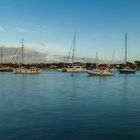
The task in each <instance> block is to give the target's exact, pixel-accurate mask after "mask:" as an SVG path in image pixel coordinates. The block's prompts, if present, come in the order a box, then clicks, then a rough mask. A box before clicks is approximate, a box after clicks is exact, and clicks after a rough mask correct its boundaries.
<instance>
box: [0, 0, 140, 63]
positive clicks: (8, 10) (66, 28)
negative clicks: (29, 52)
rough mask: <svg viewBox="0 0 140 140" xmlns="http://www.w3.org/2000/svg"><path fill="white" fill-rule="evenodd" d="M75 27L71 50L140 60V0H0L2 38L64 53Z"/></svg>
mask: <svg viewBox="0 0 140 140" xmlns="http://www.w3.org/2000/svg"><path fill="white" fill-rule="evenodd" d="M75 32H76V34H77V36H76V48H75V55H76V56H79V57H89V58H95V57H96V54H97V53H98V58H99V59H102V60H108V61H112V60H111V59H112V58H113V59H114V60H113V61H115V60H116V61H117V60H123V58H124V36H125V33H127V34H128V60H129V61H134V60H140V1H139V0H0V44H2V45H5V46H6V45H16V46H18V44H19V42H20V41H21V38H24V40H25V41H24V44H25V46H28V47H31V48H36V49H40V50H44V51H47V52H48V54H51V55H68V52H69V50H70V47H71V45H72V42H73V37H74V33H75Z"/></svg>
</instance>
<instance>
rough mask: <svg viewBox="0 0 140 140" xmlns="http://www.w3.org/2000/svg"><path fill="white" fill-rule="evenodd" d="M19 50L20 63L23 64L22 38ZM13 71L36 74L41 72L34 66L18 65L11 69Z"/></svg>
mask: <svg viewBox="0 0 140 140" xmlns="http://www.w3.org/2000/svg"><path fill="white" fill-rule="evenodd" d="M21 50H22V64H24V57H23V54H24V43H23V40H22V47H21ZM13 72H14V73H15V74H38V73H40V72H41V70H40V69H39V68H36V67H25V66H20V67H19V68H15V69H13Z"/></svg>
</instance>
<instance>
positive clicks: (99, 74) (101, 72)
mask: <svg viewBox="0 0 140 140" xmlns="http://www.w3.org/2000/svg"><path fill="white" fill-rule="evenodd" d="M86 72H87V73H88V74H89V75H91V76H113V73H111V72H108V71H92V70H87V71H86Z"/></svg>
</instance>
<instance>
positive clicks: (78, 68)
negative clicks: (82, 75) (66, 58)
mask: <svg viewBox="0 0 140 140" xmlns="http://www.w3.org/2000/svg"><path fill="white" fill-rule="evenodd" d="M62 71H63V72H86V68H85V67H82V66H71V67H68V68H63V69H62Z"/></svg>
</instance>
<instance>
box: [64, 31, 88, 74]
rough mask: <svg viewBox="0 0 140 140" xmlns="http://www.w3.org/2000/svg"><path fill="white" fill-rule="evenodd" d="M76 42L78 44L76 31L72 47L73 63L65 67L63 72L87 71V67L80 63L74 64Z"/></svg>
mask: <svg viewBox="0 0 140 140" xmlns="http://www.w3.org/2000/svg"><path fill="white" fill-rule="evenodd" d="M75 44H76V32H75V34H74V40H73V46H72V48H71V49H70V52H71V50H72V63H71V66H69V67H65V68H63V69H62V72H85V71H86V68H85V67H83V66H79V65H74V57H75V54H74V53H75ZM69 55H70V53H69ZM69 55H68V58H69ZM68 58H67V61H68Z"/></svg>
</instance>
